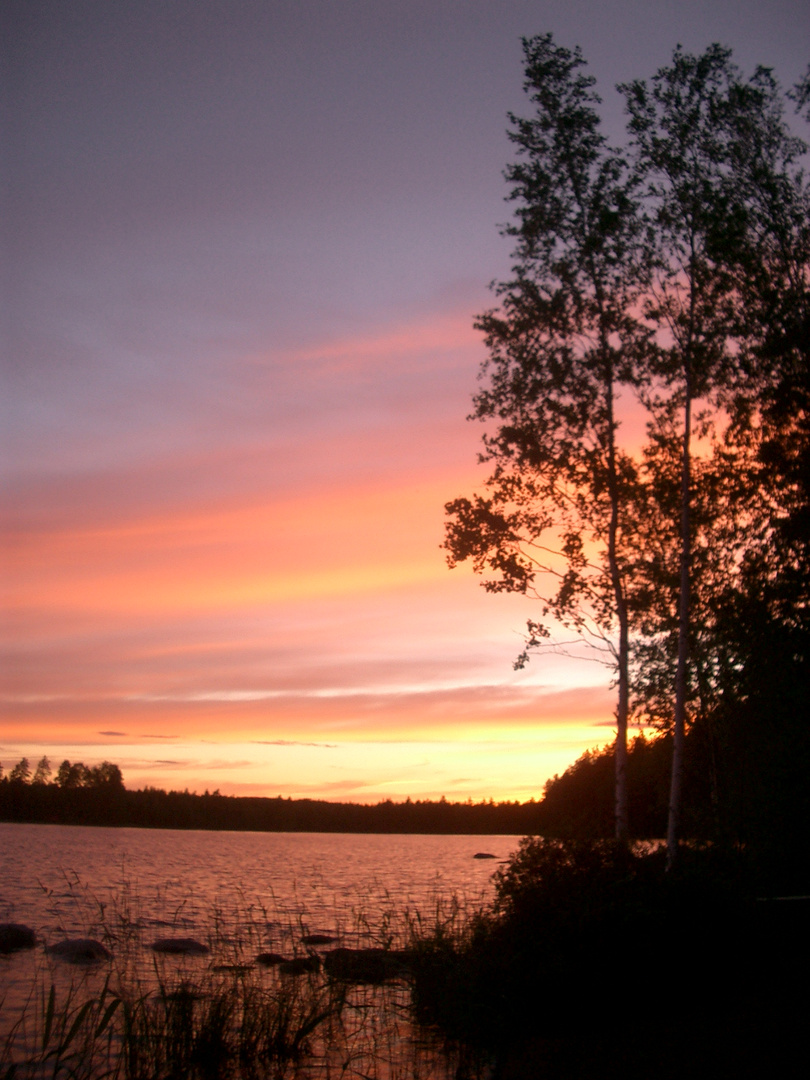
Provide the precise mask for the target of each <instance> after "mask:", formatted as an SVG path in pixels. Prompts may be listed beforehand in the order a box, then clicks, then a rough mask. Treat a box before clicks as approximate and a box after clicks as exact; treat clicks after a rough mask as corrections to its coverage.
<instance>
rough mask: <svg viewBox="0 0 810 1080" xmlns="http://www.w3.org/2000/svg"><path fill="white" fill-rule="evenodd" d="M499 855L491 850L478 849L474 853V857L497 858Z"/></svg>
mask: <svg viewBox="0 0 810 1080" xmlns="http://www.w3.org/2000/svg"><path fill="white" fill-rule="evenodd" d="M497 857H498V856H497V855H493V854H492V852H491V851H476V853H475V855H473V858H474V859H497Z"/></svg>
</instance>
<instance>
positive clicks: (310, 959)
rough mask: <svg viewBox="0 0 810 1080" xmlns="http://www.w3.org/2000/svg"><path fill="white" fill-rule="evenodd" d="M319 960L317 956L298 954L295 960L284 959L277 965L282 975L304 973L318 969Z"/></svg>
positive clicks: (319, 965) (319, 966)
mask: <svg viewBox="0 0 810 1080" xmlns="http://www.w3.org/2000/svg"><path fill="white" fill-rule="evenodd" d="M320 968H321V962H320V960H319V959H318V957H317V956H299V957H297V959H295V960H284V961H283V962H282V963H281V964H279V966H278V970H279V971H280V972H281V974H282V975H306V974H308V973H309V972H311V971H320Z"/></svg>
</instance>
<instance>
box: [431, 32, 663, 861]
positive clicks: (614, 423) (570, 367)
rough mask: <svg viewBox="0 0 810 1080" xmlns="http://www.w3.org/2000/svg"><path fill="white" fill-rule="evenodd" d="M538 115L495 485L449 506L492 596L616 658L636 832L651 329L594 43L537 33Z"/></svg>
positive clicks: (622, 778)
mask: <svg viewBox="0 0 810 1080" xmlns="http://www.w3.org/2000/svg"><path fill="white" fill-rule="evenodd" d="M523 45H524V55H525V73H526V80H525V84H524V86H525V90H526V92H527V94H528V95H529V97H530V100H531V102H532V104H533V106H534V113H533V115H532V116H530V117H529V118H519V117H517V116H514V115H510V121H511V124H512V128H511V131H510V133H509V137H510V139H511V141H512V142H513V144H514V145H515V146H516V148H517V154H518V158H517V161H516V162H515V163H514V164H512V165H510V166H509V167H508V168H507V170H506V173H505V175H506V178H507V180H508V181H509V182H510V183H511V185H512V190H511V194H510V196H509V198H510V199H511V201H512V202H513V203H514V204H515V207H516V209H515V220H514V222H513V223H512V224H511V225H509V226H508V227H507V228H506V229H505V230H504V231H505V235H507V236H510V237H513V238H514V239H515V241H516V246H515V250H514V259H515V262H514V266H513V268H512V276H511V278H510V279H509V280H507V281H504V282H500V283H497V284H496V285H495V286H494V288H495V293H496V295H497V297H498V298H499V300H500V307H499V308H498V309H495V310H491V311H487V312H485V313H484V314H483V315H481V316H480V317H479V318H478V320H477V322H476V326H477V328H478V329H480V330H482V331H483V333H484V335H485V340H486V345H487V349H488V353H489V356H488V359H487V360H486V361H485V362H484V364H483V366H482V370H481V374H480V380H481V383H482V387H481V389H480V391H479V392H478V394H477V395H476V396H475V398H474V411H473V414H472V416H473V417H474V418H477V419H479V420H481V421H483V422H484V423H485V424H486V425H487V430H486V433H485V435H484V437H483V443H484V451H483V454H482V455H481V460H482V461H484V462H487V463H489V464H491V465H492V466H493V471H492V473H491V475H490V477H489V479H488V480H487V481H486V492H485V494H478V495H474V496H473V497H472V498H471V499H470V498H459V499H456V500H454V501H452V502H450V503H448V504H447V506H446V510H447V513H448V516H449V520H448V523H447V534H446V540H445V547H446V548H447V550H448V552H449V562H450V564H451V565H455V564H456V563H458V562H460V561H462V560H465V559H471V560H472V562H473V565H474V568H475V570H476V571H478V572H480V573H483V574H485V575H487V577H486V580H485V582H484V585H485V588H487V589H488V590H490V591H492V592H501V591H508V592H518V593H524V594H527V595H533V596H535V597H536V598H538V599H539V600H540V602H541V613H542V616H543V620H542V621H535V620H531V621H529V623H528V631H529V633H528V640H527V650H526V651H525V652H524V653H523V654H522V655H521V657H519V658H518V661H517V664H516V666H522V664H523V663H524V662H525V661H526V659H527V658H528V654H529V651H530V650H532V649H534V648H537V647H542V646H546V647H547V646H548V645H549V644H550V630H549V626H548V625H547V621H546V620H547V618H548V617H549V616H551V617H553V618H554V619H556V620H557V621H559V622H561V623H562V624H564V625H565V626H567V627H569V628H570V629H573V630H574V631H575V632H576V633H577V634H578V635H579V636H580V637H581V638H584V639H585V640H586V641H588V642H589V643H591V644H594V645H595V646H596V647H598V648H600V649H601V650H604V651H606V652H607V655H608V657H609V662H610V663H611V665H612V666H613V668H614V670H615V675H616V683H617V707H616V743H615V768H616V808H615V821H616V836H617V838H618V839H620V840H622V841H626V840H627V838H628V817H627V786H626V746H627V723H628V710H629V704H628V703H629V681H628V665H629V613H628V602H627V584H626V566H625V563H624V561H623V558H622V554H621V553H622V550H624V549H626V548H627V547H628V544H627V539H626V537H625V536H624V531H625V528H626V524H625V507H626V502H627V499H628V495H629V492H630V491H631V490H632V488H633V485H634V482H635V473H634V467H633V465H632V462H631V461H630V459H629V457H628V456H627V455H626V454H625V453H623V452H622V449H621V447H620V445H619V442H618V427H619V423H618V416H617V402H618V399H619V396H620V393H621V390H622V387H623V386H626V385H629V384H631V383H632V382H633V380H634V377H635V376H634V364H635V363H636V361H637V358H638V353H639V349H640V348H641V349H642V351H643V334H641V335H640V330H639V324H638V321H637V320H636V319H635V318H634V316H633V311H634V306H635V305H636V302H637V299H638V293H639V287H640V280H639V277H638V274H637V272H636V268H637V266H638V265H639V264H638V260H636V259H635V258H634V254H633V253H634V250H635V248H636V246H637V244H638V240H639V236H638V230H637V220H638V217H637V208H636V206H635V202H634V197H633V190H632V185H631V183H630V182H629V180H628V175H627V169H626V167H625V162H624V160H623V158H622V155H621V154H620V153H618V152H617V151H615V150H613V149H611V148H610V147H609V145H608V144H607V141H606V139H605V137H604V135H603V134H602V133H601V131H600V116H599V111H598V110H599V105H600V98H599V96H598V95H597V94H596V92H595V91H594V88H593V87H594V79H593V78H591V77H590V76H588V75H586V74H585V73H584V72H583V70H582V69H583V67H584V60H583V58H582V55H581V53H580V51H579V49H575V50H573V51H570V50H568V49H566V48H563V47H561V46H559V45H556V44H555V43H554V41H553V39H552V36H551V35H550V34H546V35H543V36H540V37H535V38H532V39H526V40H524V42H523Z"/></svg>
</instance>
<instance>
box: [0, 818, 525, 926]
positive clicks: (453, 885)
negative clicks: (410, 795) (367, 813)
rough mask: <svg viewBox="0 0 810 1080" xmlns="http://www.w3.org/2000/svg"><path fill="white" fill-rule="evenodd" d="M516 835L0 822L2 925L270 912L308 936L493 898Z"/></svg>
mask: <svg viewBox="0 0 810 1080" xmlns="http://www.w3.org/2000/svg"><path fill="white" fill-rule="evenodd" d="M517 843H518V838H517V837H514V836H483V837H476V836H413V835H406V836H391V835H386V836H378V835H367V834H359V835H358V834H345V833H245V832H193V831H180V830H149V829H103V828H81V827H68V826H58V825H9V824H0V921H3V922H8V921H15V922H24V923H27V924H28V925H30V926H33V927H34V928H35V929H36V930H37V931H38V933H39V934H40V935H41V936H42V938H43V939H45V940H48V939H50V938H57V937H59V936H62V935H64V934H76V933H79V932H82V933H84V932H87V931H88V930H89V929H90V924H92V923H94V922H97V921H98V919H99V915H100V905H103V906H104V910H105V911H107V912H111V911H112V909H113V908H114V907H115V905H121V904H128V905H129V906H130V908H133V907H134V908H137V910H135V911H131V914H132V915H133V917H136V918H137V919H139V920H140V921H141V922H143V923H146V924H148V923H150V922H154V923H155V924H156V925H164V924H165V923H167V922H170V923H178V924H183V925H185V926H186V927H188V928H190V927H193V928H194V929H195V930H197V931H199V932H200V933H204V932H206V931H210V930H211V925H210V923H211V920H212V919H214V918H216V917H220V918H221V917H222V916H223V914H224V913H226V912H227V913H228V914H229V915H233V916H234V917H235V916H236V915H237V914H238V913H239V911H240V910H241V911H242V913H243V914H247V913H251V914H253V913H257V917H258V914H261V913H262V912H264V911H266V912H267V915H268V920H269V921H271V922H272V921H274V920H276V919H277V920H278V921H280V922H286V923H289V922H290V921H291V920H292V921H293V922H294V923H296V924H301V925H303V926H304V927H305V930H306V931H307V932H309V933H316V932H335V931H346V932H348V931H349V930H350V929H351V926H352V924H353V923H354V922H356V921H357V920H358V919H359V920H361V921H366V922H368V923H375V922H378V921H379V919H380V918H381V917H385V918H389V917H391V915H392V914H393V913H394V912H399V913H403V912H404V911H405V910H406V909H409V910H411V911H413V909H415V908H418V909H419V910H420V911H422V912H423V913H424V914H429V913H431V911H432V910H433V908H434V907H435V905H436V903H437V902H439V901H443V900H447V899H449V898H450V897H452V896H453V895H456V896H458V897H459V898H460V899H462V900H463V901H464V902H465V903H468V904H475V903H480V902H481V901H482V900H484V899H487V898H489V897H490V896H491V895H492V885H491V876H492V873H493V870H494V869H495V868H496V866H497V865H498V863H497V862H494V861H493V860H479V859H474V858H473V856H474V855H475V854H476V852H482V851H486V852H491V853H493V854H495V855H496V856H497V857H498V859H501V860H503V859H505V858H507V857H508V856H509V855H510V854H511V852H513V851H514V850H515V849H516V848H517Z"/></svg>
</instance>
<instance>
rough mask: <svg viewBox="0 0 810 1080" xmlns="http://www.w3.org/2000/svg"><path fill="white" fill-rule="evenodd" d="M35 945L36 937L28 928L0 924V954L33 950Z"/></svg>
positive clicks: (7, 923)
mask: <svg viewBox="0 0 810 1080" xmlns="http://www.w3.org/2000/svg"><path fill="white" fill-rule="evenodd" d="M36 943H37V935H36V934H35V933H34V931H33V930H32V929H31V927H30V926H24V925H23V924H22V923H15V922H6V923H0V953H12V952H17V950H18V949H33V948H34V946H35V945H36Z"/></svg>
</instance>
